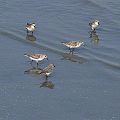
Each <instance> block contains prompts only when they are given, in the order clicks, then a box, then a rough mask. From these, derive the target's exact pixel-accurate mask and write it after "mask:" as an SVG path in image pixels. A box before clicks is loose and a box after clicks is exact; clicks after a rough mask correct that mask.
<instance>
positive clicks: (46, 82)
mask: <svg viewBox="0 0 120 120" xmlns="http://www.w3.org/2000/svg"><path fill="white" fill-rule="evenodd" d="M42 87H44V88H49V89H54V87H55V85H54V84H53V82H52V81H49V80H48V79H45V80H44V81H43V82H42V83H40V88H42Z"/></svg>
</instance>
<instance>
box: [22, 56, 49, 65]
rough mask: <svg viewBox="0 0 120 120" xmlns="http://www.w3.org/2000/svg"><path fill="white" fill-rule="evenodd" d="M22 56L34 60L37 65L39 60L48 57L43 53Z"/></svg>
mask: <svg viewBox="0 0 120 120" xmlns="http://www.w3.org/2000/svg"><path fill="white" fill-rule="evenodd" d="M24 56H26V57H28V58H29V59H30V60H32V61H36V62H37V65H38V62H39V61H42V60H44V59H48V56H47V55H45V54H24Z"/></svg>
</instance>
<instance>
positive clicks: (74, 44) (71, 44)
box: [62, 41, 83, 48]
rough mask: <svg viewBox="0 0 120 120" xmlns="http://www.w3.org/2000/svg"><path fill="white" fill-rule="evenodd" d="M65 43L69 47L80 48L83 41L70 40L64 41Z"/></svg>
mask: <svg viewBox="0 0 120 120" xmlns="http://www.w3.org/2000/svg"><path fill="white" fill-rule="evenodd" d="M62 44H63V45H65V46H67V47H69V48H78V47H80V46H81V45H82V44H83V42H80V41H69V42H62Z"/></svg>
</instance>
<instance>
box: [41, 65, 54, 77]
mask: <svg viewBox="0 0 120 120" xmlns="http://www.w3.org/2000/svg"><path fill="white" fill-rule="evenodd" d="M54 67H55V65H54V64H49V65H48V66H47V67H45V68H44V69H43V70H42V72H41V73H40V74H43V75H45V76H46V79H47V78H48V76H49V75H50V74H51V73H52V72H53V69H54Z"/></svg>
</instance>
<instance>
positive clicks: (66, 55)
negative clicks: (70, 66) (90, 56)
mask: <svg viewBox="0 0 120 120" xmlns="http://www.w3.org/2000/svg"><path fill="white" fill-rule="evenodd" d="M62 56H63V58H62V59H61V60H69V61H71V62H77V63H79V64H82V63H84V62H86V59H85V58H83V57H80V56H78V55H76V54H74V51H70V52H69V53H64V54H63V55H62Z"/></svg>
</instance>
